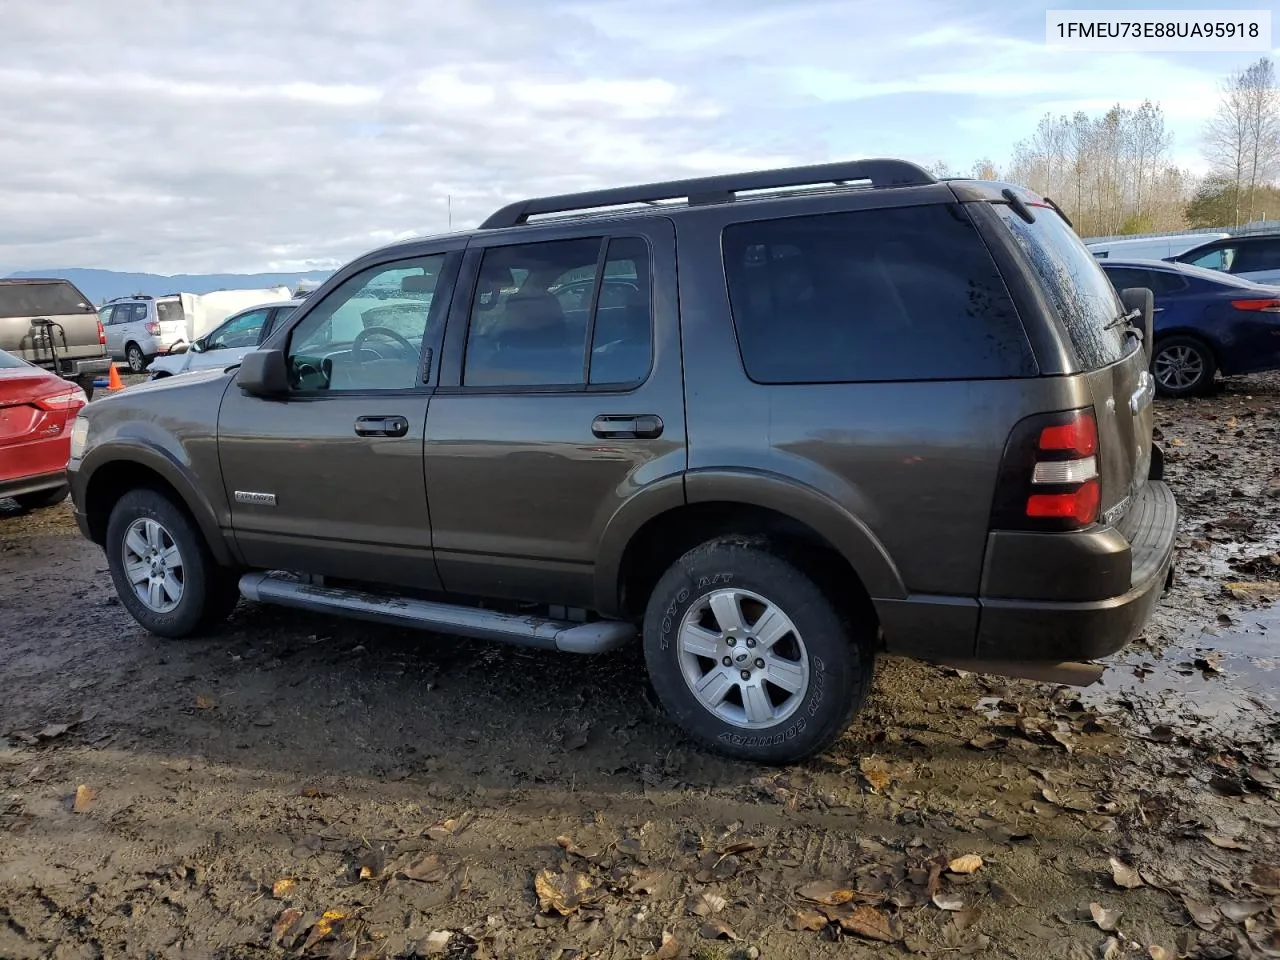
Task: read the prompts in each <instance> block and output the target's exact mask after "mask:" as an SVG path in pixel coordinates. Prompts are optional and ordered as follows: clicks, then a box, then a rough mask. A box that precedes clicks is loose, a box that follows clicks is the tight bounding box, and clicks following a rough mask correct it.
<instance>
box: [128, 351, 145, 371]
mask: <svg viewBox="0 0 1280 960" xmlns="http://www.w3.org/2000/svg"><path fill="white" fill-rule="evenodd" d="M142 367H143V362H142V351H141V350H139V349H138V348H137V347H134V348H133V349H132V350H130V351H129V369H130V370H132V371H133V372H134V373H141V372H142Z"/></svg>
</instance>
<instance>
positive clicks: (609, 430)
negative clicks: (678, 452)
mask: <svg viewBox="0 0 1280 960" xmlns="http://www.w3.org/2000/svg"><path fill="white" fill-rule="evenodd" d="M591 432H592V433H594V434H595V435H596V436H597V437H600V438H601V439H602V440H603V439H606V438H608V439H616V440H626V439H631V440H635V439H640V440H653V439H655V438H657V437H660V436H662V418H661V417H659V416H658V415H657V414H653V413H643V414H639V415H638V416H612V415H609V414H601V415H600V416H598V417H596V418H595V420H593V421H592V423H591Z"/></svg>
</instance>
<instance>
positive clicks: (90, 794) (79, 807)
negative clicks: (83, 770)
mask: <svg viewBox="0 0 1280 960" xmlns="http://www.w3.org/2000/svg"><path fill="white" fill-rule="evenodd" d="M97 795H98V791H97V790H95V789H93V788H92V787H86V786H85V785H84V784H83V783H82V784H80V786H78V787H76V799H75V803H73V804H72V805H71V809H72V810H74V811H75V812H76V813H84V812H85V811H86V810H88V809H89V808H90V807H91V806H93V798H94V797H96V796H97ZM63 802H64V803H65V801H63ZM63 809H66V808H65V807H64V808H63Z"/></svg>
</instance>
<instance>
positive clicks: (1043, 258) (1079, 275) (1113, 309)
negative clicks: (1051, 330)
mask: <svg viewBox="0 0 1280 960" xmlns="http://www.w3.org/2000/svg"><path fill="white" fill-rule="evenodd" d="M995 208H996V211H997V212H998V213H999V214H1000V217H1001V219H1002V220H1004V222H1005V223H1006V224H1007V225H1008V227H1009V230H1010V231H1011V232H1012V233H1013V235H1014V237H1015V238H1016V239H1017V241H1018V245H1019V246H1020V247H1021V248H1022V250H1023V252H1024V253H1025V254H1026V255H1027V259H1028V260H1030V261H1031V265H1032V267H1034V268H1035V271H1036V273H1037V274H1038V275H1039V277H1040V280H1041V281H1042V283H1043V284H1044V288H1045V290H1046V291H1047V292H1048V294H1049V298H1050V300H1051V301H1052V302H1053V305H1054V306H1055V307H1056V308H1057V310H1058V316H1060V317H1061V318H1062V323H1063V326H1064V327H1066V330H1067V335H1068V336H1069V337H1070V338H1071V342H1072V344H1074V346H1075V348H1076V355H1077V356H1078V357H1079V359H1080V363H1081V364H1082V365H1083V366H1084V368H1085V369H1088V370H1095V369H1097V368H1098V367H1105V366H1109V365H1110V364H1112V363H1115V362H1116V361H1117V360H1120V359H1122V358H1123V357H1124V356H1125V353H1126V349H1125V343H1126V341H1127V339H1128V338H1127V337H1126V335H1125V331H1124V325H1123V324H1117V325H1116V326H1114V327H1112V328H1111V329H1107V327H1108V325H1110V324H1111V322H1112V321H1113V320H1115V319H1116V318H1117V317H1118V316H1120V314H1121V313H1122V312H1123V308H1122V307H1121V305H1120V298H1119V297H1118V296H1117V295H1116V291H1115V288H1114V287H1113V286H1112V285H1111V281H1110V280H1108V279H1107V276H1106V274H1104V273H1103V272H1102V267H1101V266H1100V265H1099V264H1098V261H1097V260H1095V259H1094V257H1093V254H1091V253H1090V252H1089V249H1088V248H1087V247H1086V246H1085V245H1084V243H1083V242H1082V241H1081V240H1080V238H1079V237H1078V236H1076V233H1075V231H1074V230H1072V229H1071V228H1070V227H1068V226H1067V225H1066V224H1065V223H1063V221H1062V218H1061V217H1060V216H1058V215H1057V214H1056V213H1054V212H1053V211H1052V210H1046V209H1042V208H1037V209H1036V211H1035V213H1036V220H1035V223H1027V222H1026V221H1025V220H1023V219H1022V218H1021V217H1020V216H1018V215H1017V214H1016V213H1014V212H1013V211H1012V210H1011V209H1009V207H1007V206H1005V205H1004V204H996V205H995Z"/></svg>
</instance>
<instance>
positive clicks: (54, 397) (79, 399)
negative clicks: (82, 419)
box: [31, 386, 89, 410]
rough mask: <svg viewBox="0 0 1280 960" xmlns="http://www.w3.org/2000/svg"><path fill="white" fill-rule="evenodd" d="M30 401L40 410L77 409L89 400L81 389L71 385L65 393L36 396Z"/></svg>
mask: <svg viewBox="0 0 1280 960" xmlns="http://www.w3.org/2000/svg"><path fill="white" fill-rule="evenodd" d="M31 402H32V404H34V405H35V406H37V407H39V408H40V409H41V410H79V409H80V408H81V407H83V406H84V405H85V404H86V403H88V402H89V400H88V398H87V397H86V396H85V395H84V391H83V390H81V389H80V388H79V387H74V386H73V387H72V388H71V389H70V390H68V391H67V392H65V393H55V394H51V395H50V396H47V397H36V398H35V399H34V400H32V401H31Z"/></svg>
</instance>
